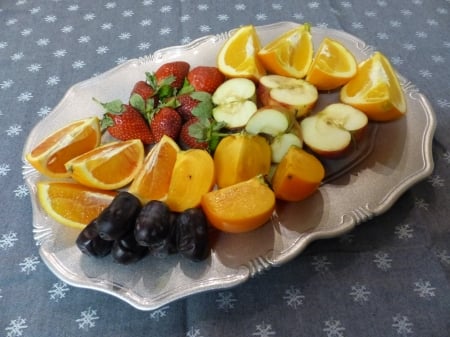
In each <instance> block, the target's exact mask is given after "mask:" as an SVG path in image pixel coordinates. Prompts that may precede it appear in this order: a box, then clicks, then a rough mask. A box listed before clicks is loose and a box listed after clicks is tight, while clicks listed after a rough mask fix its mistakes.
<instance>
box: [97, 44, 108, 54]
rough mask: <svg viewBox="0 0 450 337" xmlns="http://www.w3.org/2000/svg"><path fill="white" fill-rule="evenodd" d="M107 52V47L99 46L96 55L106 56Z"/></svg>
mask: <svg viewBox="0 0 450 337" xmlns="http://www.w3.org/2000/svg"><path fill="white" fill-rule="evenodd" d="M108 51H109V48H108V47H107V46H100V47H98V48H97V50H96V52H97V54H99V55H102V54H106V53H107V52H108Z"/></svg>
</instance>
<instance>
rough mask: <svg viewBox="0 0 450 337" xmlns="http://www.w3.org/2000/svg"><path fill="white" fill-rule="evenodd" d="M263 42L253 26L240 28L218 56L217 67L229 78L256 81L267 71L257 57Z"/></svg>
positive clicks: (226, 42)
mask: <svg viewBox="0 0 450 337" xmlns="http://www.w3.org/2000/svg"><path fill="white" fill-rule="evenodd" d="M260 49H261V42H260V40H259V37H258V35H257V33H256V29H255V27H254V26H253V25H247V26H242V27H240V28H238V29H237V30H236V31H235V32H234V33H233V34H232V35H231V36H230V37H229V38H228V40H227V41H225V43H224V45H223V46H222V48H221V49H220V51H219V54H218V56H217V67H218V68H219V70H220V71H221V72H222V73H223V74H224V75H226V76H228V77H244V78H249V79H252V80H254V81H256V80H258V79H259V78H260V77H261V76H263V75H265V73H266V71H265V69H264V67H263V65H262V64H261V62H260V61H259V59H258V57H257V53H258V52H259V50H260Z"/></svg>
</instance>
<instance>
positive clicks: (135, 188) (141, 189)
mask: <svg viewBox="0 0 450 337" xmlns="http://www.w3.org/2000/svg"><path fill="white" fill-rule="evenodd" d="M179 151H180V148H179V146H178V144H177V143H176V142H175V141H174V140H173V139H172V138H170V137H169V136H166V135H164V136H163V137H162V138H161V140H160V141H159V142H158V143H157V144H155V146H154V147H153V148H152V149H151V150H150V152H149V153H148V154H147V156H146V157H145V159H144V165H143V166H142V168H141V170H140V171H139V172H138V174H137V175H136V177H135V178H134V180H133V182H132V183H131V185H130V187H129V189H128V192H130V193H132V194H134V195H135V196H137V197H138V198H139V199H140V200H141V201H142V203H147V202H148V201H150V200H161V201H164V200H166V198H167V193H168V191H169V185H170V180H171V178H172V171H173V167H174V166H175V162H176V160H177V154H178V152H179Z"/></svg>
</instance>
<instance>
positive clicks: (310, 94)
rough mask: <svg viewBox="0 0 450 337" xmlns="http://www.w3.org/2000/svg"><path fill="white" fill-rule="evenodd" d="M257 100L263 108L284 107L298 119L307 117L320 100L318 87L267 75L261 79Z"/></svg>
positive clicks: (292, 79)
mask: <svg viewBox="0 0 450 337" xmlns="http://www.w3.org/2000/svg"><path fill="white" fill-rule="evenodd" d="M256 95H257V98H258V101H259V103H260V105H262V106H266V105H273V106H282V107H284V108H287V109H288V110H290V111H292V113H294V115H295V117H296V118H301V117H304V116H307V115H308V114H309V112H310V111H311V109H312V108H313V107H314V105H315V103H316V102H317V100H318V98H319V93H318V91H317V89H316V87H315V86H314V85H312V84H310V83H308V82H306V81H304V80H302V79H298V78H292V77H286V76H280V75H266V76H263V77H261V79H260V80H259V85H258V88H257V93H256Z"/></svg>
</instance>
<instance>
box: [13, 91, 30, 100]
mask: <svg viewBox="0 0 450 337" xmlns="http://www.w3.org/2000/svg"><path fill="white" fill-rule="evenodd" d="M32 98H33V94H32V93H31V92H29V91H25V92H22V93H20V94H19V96H17V101H18V102H21V103H23V102H28V101H29V100H31V99H32Z"/></svg>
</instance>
